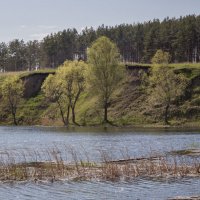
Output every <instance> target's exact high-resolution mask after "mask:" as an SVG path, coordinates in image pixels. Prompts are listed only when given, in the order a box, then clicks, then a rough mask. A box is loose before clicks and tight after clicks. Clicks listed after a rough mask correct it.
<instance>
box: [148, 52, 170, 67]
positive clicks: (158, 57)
mask: <svg viewBox="0 0 200 200" xmlns="http://www.w3.org/2000/svg"><path fill="white" fill-rule="evenodd" d="M169 61H170V55H169V53H168V52H164V51H162V50H161V49H159V50H157V51H156V53H155V55H154V56H153V58H152V59H151V62H152V63H153V64H162V65H163V64H168V63H169Z"/></svg>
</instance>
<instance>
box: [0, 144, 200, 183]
mask: <svg viewBox="0 0 200 200" xmlns="http://www.w3.org/2000/svg"><path fill="white" fill-rule="evenodd" d="M121 154H122V156H123V157H122V159H120V160H113V159H112V157H111V156H110V155H109V154H108V153H107V152H105V151H100V156H101V159H102V160H101V161H100V162H94V161H90V159H89V154H88V152H86V151H85V149H84V150H83V151H81V153H78V152H77V151H75V150H74V149H73V148H71V147H66V148H65V149H64V150H63V149H62V150H61V149H59V148H58V147H54V148H52V149H47V150H44V151H40V152H39V151H35V150H34V151H28V150H27V151H21V152H8V151H5V152H3V153H1V157H0V181H2V182H7V181H35V182H37V181H51V182H54V181H56V180H61V179H66V180H94V179H95V180H106V181H119V180H131V179H134V178H136V177H148V178H149V177H151V178H181V177H194V176H200V162H199V159H198V158H194V159H191V160H190V162H189V163H188V161H187V160H186V159H185V158H184V157H183V156H171V157H170V158H168V157H167V156H152V155H151V156H149V157H144V158H131V156H130V155H129V154H128V153H127V151H126V152H123V153H121Z"/></svg>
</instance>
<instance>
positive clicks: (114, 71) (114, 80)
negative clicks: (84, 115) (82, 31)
mask: <svg viewBox="0 0 200 200" xmlns="http://www.w3.org/2000/svg"><path fill="white" fill-rule="evenodd" d="M119 58H120V55H119V51H118V48H117V46H116V45H115V44H114V43H113V42H111V40H110V39H108V38H107V37H100V38H99V39H97V40H96V41H95V42H94V43H93V44H92V46H91V47H90V48H89V50H88V62H89V64H90V72H89V74H90V77H89V82H90V84H91V86H92V89H93V91H96V94H98V97H99V102H100V104H101V106H102V107H103V108H104V122H108V116H107V110H108V107H109V105H110V104H111V97H112V94H113V92H114V90H115V89H116V87H117V86H118V84H119V82H120V80H121V78H122V67H121V66H120V65H119Z"/></svg>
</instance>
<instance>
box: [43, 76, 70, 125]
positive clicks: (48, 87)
mask: <svg viewBox="0 0 200 200" xmlns="http://www.w3.org/2000/svg"><path fill="white" fill-rule="evenodd" d="M42 91H43V92H44V94H45V97H46V98H47V99H48V101H49V102H51V103H56V104H57V106H58V109H59V111H60V115H61V118H62V121H63V124H64V125H65V126H68V124H69V111H70V105H69V102H68V101H67V97H66V94H65V93H64V90H63V87H62V81H61V80H60V79H59V78H58V76H57V75H52V74H50V75H49V76H48V77H47V78H46V79H45V81H44V83H43V85H42ZM66 108H67V109H66Z"/></svg>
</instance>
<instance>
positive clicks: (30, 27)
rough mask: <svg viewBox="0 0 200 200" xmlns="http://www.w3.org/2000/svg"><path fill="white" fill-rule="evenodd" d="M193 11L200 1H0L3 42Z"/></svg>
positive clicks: (198, 12) (199, 12) (196, 11)
mask: <svg viewBox="0 0 200 200" xmlns="http://www.w3.org/2000/svg"><path fill="white" fill-rule="evenodd" d="M189 14H196V15H200V0H0V25H1V28H0V42H9V41H11V40H13V39H23V40H24V41H28V40H35V39H37V40H41V39H43V37H45V36H46V35H48V34H50V33H55V32H58V31H62V30H64V29H67V28H76V29H77V30H78V31H79V32H81V30H82V29H83V28H85V27H86V26H87V27H91V26H92V27H94V28H97V27H98V26H100V25H102V24H105V25H108V26H112V25H119V24H122V23H129V24H132V23H137V22H144V21H149V20H153V19H155V18H157V19H160V20H163V19H164V18H165V17H167V16H169V17H170V18H172V17H177V18H178V17H180V16H185V15H189Z"/></svg>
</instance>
